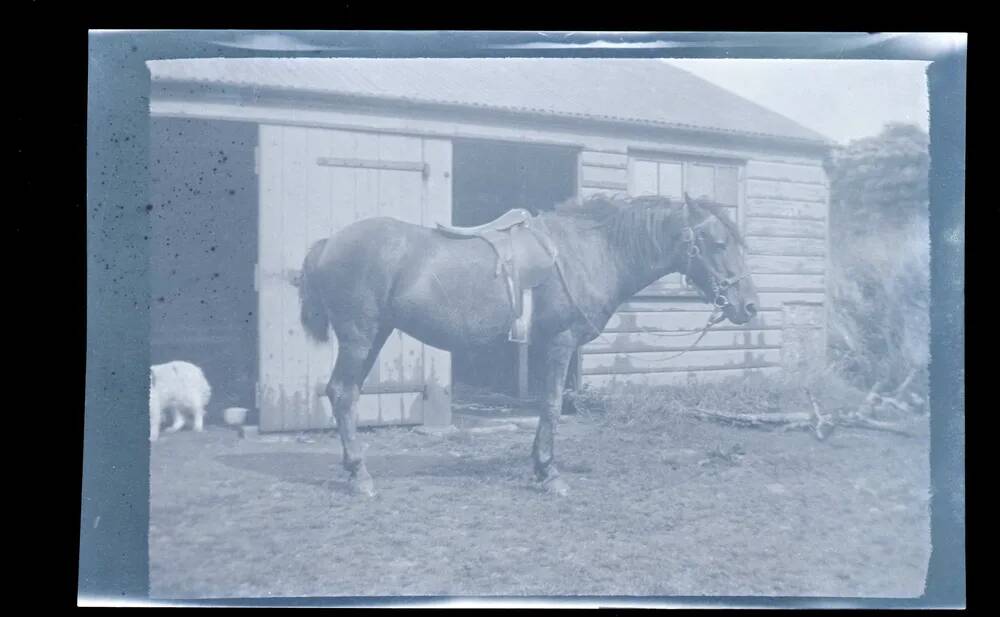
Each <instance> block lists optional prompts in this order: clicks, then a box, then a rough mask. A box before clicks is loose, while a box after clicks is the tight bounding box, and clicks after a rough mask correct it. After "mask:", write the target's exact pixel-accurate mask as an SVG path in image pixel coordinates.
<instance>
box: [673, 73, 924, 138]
mask: <svg viewBox="0 0 1000 617" xmlns="http://www.w3.org/2000/svg"><path fill="white" fill-rule="evenodd" d="M663 61H664V62H668V63H670V64H672V65H674V66H677V67H679V68H681V69H684V70H686V71H688V72H690V73H693V74H695V75H697V76H698V77H701V78H702V79H705V80H707V81H710V82H712V83H714V84H716V85H718V86H721V87H723V88H725V89H727V90H729V91H731V92H735V93H736V94H739V95H740V96H743V97H744V98H747V99H750V100H751V101H754V102H755V103H757V104H759V105H763V106H764V107H767V108H769V109H771V110H773V111H776V112H778V113H780V114H782V115H784V116H786V117H788V118H790V119H792V120H794V121H796V122H798V123H799V124H801V125H803V126H805V127H807V128H810V129H813V130H814V131H817V132H819V133H821V134H822V135H825V136H827V137H829V138H830V139H832V140H834V141H836V142H838V143H841V144H846V143H848V142H849V141H851V140H854V139H858V138H862V137H869V136H872V135H876V134H878V133H879V132H880V131H881V130H882V127H883V126H884V125H885V124H886V123H887V122H907V123H912V124H916V125H918V126H920V127H921V128H922V129H924V130H925V131H926V130H927V128H928V121H929V116H928V114H929V103H928V97H927V79H926V75H925V71H926V70H927V64H928V63H927V62H922V61H911V60H687V59H670V60H663Z"/></svg>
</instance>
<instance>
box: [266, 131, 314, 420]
mask: <svg viewBox="0 0 1000 617" xmlns="http://www.w3.org/2000/svg"><path fill="white" fill-rule="evenodd" d="M311 130H313V129H307V128H299V127H287V128H285V129H284V131H283V138H282V139H283V141H282V147H281V152H282V166H281V173H282V177H283V178H284V181H285V182H284V187H283V190H282V208H281V216H282V229H283V233H282V242H281V250H282V257H283V262H284V268H285V269H286V270H290V269H295V270H298V269H300V268H301V267H302V260H303V259H304V258H305V254H306V250H307V248H308V247H307V242H308V231H307V230H308V229H309V223H308V220H307V217H308V209H307V208H305V207H303V205H304V204H305V202H306V187H307V186H308V184H309V177H308V171H309V168H310V167H312V166H311V165H310V162H309V161H307V160H306V158H305V154H306V148H307V139H308V134H309V132H310V131H311ZM275 284H276V285H279V286H280V289H281V296H282V300H283V304H282V313H281V322H280V327H281V333H282V336H283V337H284V343H283V345H282V356H283V359H284V360H283V363H282V365H283V370H282V378H281V383H282V386H283V388H284V391H285V413H284V420H283V422H282V426H281V428H282V430H286V431H287V430H304V429H307V428H310V427H309V401H310V400H311V398H312V388H310V387H309V382H308V375H309V371H308V359H307V351H306V341H305V330H303V328H302V324H301V323H300V322H299V310H298V291H297V290H296V289H295V288H294V287H292V286H291V285H290V284H288V283H287V282H286V283H285V284H284V285H282V284H281V283H280V282H276V283H275Z"/></svg>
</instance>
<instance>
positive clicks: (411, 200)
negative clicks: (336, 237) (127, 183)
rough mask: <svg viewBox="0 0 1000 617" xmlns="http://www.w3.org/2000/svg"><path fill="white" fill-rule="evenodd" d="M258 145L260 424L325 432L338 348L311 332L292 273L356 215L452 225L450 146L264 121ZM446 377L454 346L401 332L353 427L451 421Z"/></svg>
mask: <svg viewBox="0 0 1000 617" xmlns="http://www.w3.org/2000/svg"><path fill="white" fill-rule="evenodd" d="M259 144H260V145H259V157H258V172H259V182H260V252H259V254H260V256H259V265H258V292H259V305H258V306H259V315H258V319H259V328H260V337H259V340H260V354H259V357H260V379H259V385H258V392H259V407H260V411H261V420H260V428H261V430H262V431H279V430H286V431H287V430H306V429H318V428H327V427H331V426H333V425H334V420H333V418H332V413H331V409H330V404H329V401H328V400H327V398H326V395H325V386H326V383H327V380H328V379H329V378H330V371H331V370H332V368H333V364H334V361H335V359H336V353H337V345H336V342H335V337H331V342H330V343H326V344H317V343H315V342H313V341H311V340H308V339H307V338H306V335H305V331H304V330H303V329H302V326H301V324H300V323H299V300H298V290H297V289H296V288H295V287H294V286H293V285H292V284H291V283H290V280H292V278H293V277H295V276H297V274H298V271H299V269H300V268H301V267H302V260H303V258H304V257H305V253H306V251H307V250H308V248H309V246H310V245H311V244H312V243H313V242H315V241H316V240H318V239H320V238H325V237H329V236H330V235H332V234H333V233H335V232H336V231H338V230H340V229H343V228H344V227H346V226H347V225H350V224H351V223H354V222H355V221H358V220H361V219H364V218H370V217H374V216H391V217H395V218H398V219H401V220H404V221H408V222H411V223H417V224H420V225H427V226H430V225H433V224H434V223H436V222H450V221H451V142H450V141H448V140H442V139H424V138H420V137H409V136H398V135H385V134H379V133H366V132H360V131H344V130H330V129H319V128H309V127H291V126H271V125H262V126H261V127H260V142H259ZM450 382H451V355H450V354H449V353H447V352H445V351H442V350H439V349H436V348H434V347H431V346H429V345H425V344H423V343H421V342H419V341H417V340H416V339H413V338H411V337H409V336H407V335H405V334H403V333H401V332H399V331H398V330H397V331H395V332H393V333H392V335H390V337H389V340H388V341H387V342H386V345H385V347H384V348H383V350H382V353H381V354H380V355H379V359H378V362H377V363H376V364H375V367H374V368H373V369H372V372H371V374H370V375H369V376H368V379H367V380H366V381H365V383H364V386H363V388H362V395H361V400H360V402H359V404H358V424H359V425H362V426H364V425H368V426H371V425H393V424H422V423H430V424H440V423H447V422H450V405H451V402H450V385H451V384H450Z"/></svg>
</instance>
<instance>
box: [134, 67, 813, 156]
mask: <svg viewBox="0 0 1000 617" xmlns="http://www.w3.org/2000/svg"><path fill="white" fill-rule="evenodd" d="M147 65H148V67H149V69H150V72H151V74H152V79H153V81H154V82H188V83H191V82H193V83H208V84H222V85H232V86H256V87H259V88H276V89H283V90H296V91H304V92H316V93H330V94H347V95H359V96H372V97H379V98H385V99H393V100H399V101H411V102H423V103H434V104H447V105H462V106H471V107H477V108H481V109H495V110H507V111H513V112H522V113H541V114H548V115H554V116H567V117H578V118H588V119H594V120H612V121H620V122H631V123H639V124H648V125H659V126H669V127H676V128H687V129H696V130H704V131H712V132H719V131H721V132H727V133H740V134H746V135H760V136H769V137H777V138H782V139H790V140H796V141H808V142H824V143H829V140H828V139H827V138H825V137H824V136H822V135H820V134H819V133H816V132H815V131H812V130H810V129H807V128H805V127H803V126H801V125H799V124H797V123H796V122H794V121H792V120H790V119H788V118H786V117H784V116H782V115H781V114H778V113H776V112H773V111H771V110H769V109H766V108H764V107H762V106H760V105H757V104H756V103H753V102H751V101H749V100H747V99H745V98H743V97H741V96H738V95H736V94H734V93H732V92H730V91H728V90H725V89H723V88H720V87H719V86H716V85H714V84H712V83H709V82H707V81H705V80H703V79H701V78H699V77H696V76H694V75H692V74H691V73H688V72H687V71H683V70H681V69H679V68H677V67H675V66H671V65H669V64H667V63H666V62H663V61H660V60H655V59H652V60H631V59H629V60H625V59H554V58H553V59H548V58H546V59H541V58H495V59H494V58H490V59H437V58H435V59H427V58H416V59H414V58H407V59H382V58H379V59H374V58H363V59H360V58H349V59H345V58H337V59H326V58H202V59H184V60H151V61H149V62H147Z"/></svg>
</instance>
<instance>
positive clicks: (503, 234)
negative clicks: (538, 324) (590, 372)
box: [437, 208, 556, 343]
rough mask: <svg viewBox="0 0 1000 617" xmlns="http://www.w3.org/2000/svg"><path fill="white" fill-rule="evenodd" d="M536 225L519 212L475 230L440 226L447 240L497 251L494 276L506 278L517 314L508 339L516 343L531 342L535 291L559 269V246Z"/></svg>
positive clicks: (531, 219)
mask: <svg viewBox="0 0 1000 617" xmlns="http://www.w3.org/2000/svg"><path fill="white" fill-rule="evenodd" d="M535 221H536V219H534V218H533V217H532V216H531V213H530V212H528V211H527V210H524V209H523V208H515V209H513V210H509V211H507V212H505V213H504V214H502V215H500V217H498V218H497V219H495V220H493V221H490V222H489V223H484V224H483V225H477V226H475V227H452V226H450V225H443V224H441V223H438V225H437V231H438V232H440V233H442V234H444V235H446V236H449V237H452V238H480V239H482V240H484V241H486V243H487V244H489V245H490V247H492V248H493V251H494V252H495V253H496V255H497V265H496V271H495V273H494V276H495V277H500V276H503V277H504V282H505V287H506V288H507V294H508V296H509V298H510V303H511V308H512V310H513V314H514V322H513V324H511V327H510V333H509V335H508V339H509V340H511V341H513V342H515V343H528V342H529V341H528V336H529V333H530V332H531V314H532V290H533V289H534V288H535V287H537V286H538V285H541V284H542V283H543V282H544V281H545V279H546V278H547V277H548V276H549V275H550V274H551V273H552V270H553V269H554V267H555V260H556V249H555V246H554V245H553V244H552V240H551V238H549V235H548V233H546V232H545V231H543V229H541V228H540V227H539V225H538V223H536V222H535Z"/></svg>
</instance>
